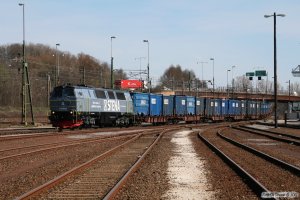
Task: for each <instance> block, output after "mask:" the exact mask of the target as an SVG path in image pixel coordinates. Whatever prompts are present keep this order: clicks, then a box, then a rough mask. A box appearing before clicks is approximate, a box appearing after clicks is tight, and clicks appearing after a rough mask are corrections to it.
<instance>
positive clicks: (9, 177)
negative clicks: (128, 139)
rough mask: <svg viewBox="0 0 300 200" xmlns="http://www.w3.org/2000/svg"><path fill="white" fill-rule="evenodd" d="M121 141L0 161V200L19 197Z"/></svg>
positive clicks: (73, 147) (85, 145)
mask: <svg viewBox="0 0 300 200" xmlns="http://www.w3.org/2000/svg"><path fill="white" fill-rule="evenodd" d="M123 141H125V139H124V138H123V139H120V140H114V141H107V142H99V143H90V144H83V145H78V146H72V147H68V148H62V149H57V150H55V151H46V152H42V153H38V154H31V155H28V156H23V157H18V158H14V159H9V160H4V161H1V162H0V199H13V198H15V197H17V196H20V195H21V194H23V193H25V192H27V191H29V190H31V189H33V188H35V187H37V186H39V185H41V184H43V183H45V182H47V181H49V180H51V179H53V178H55V177H56V176H58V175H60V174H62V173H63V172H65V171H67V170H69V169H71V168H73V167H75V166H78V165H79V164H81V163H84V162H86V161H87V160H89V159H91V158H93V157H95V156H96V155H99V154H101V153H103V152H105V151H106V150H108V149H110V148H112V147H114V146H117V145H119V144H121V143H122V142H123Z"/></svg>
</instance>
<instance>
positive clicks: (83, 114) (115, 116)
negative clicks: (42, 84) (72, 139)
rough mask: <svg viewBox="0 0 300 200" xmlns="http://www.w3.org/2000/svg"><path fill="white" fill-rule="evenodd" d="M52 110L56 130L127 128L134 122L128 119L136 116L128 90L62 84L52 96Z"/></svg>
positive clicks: (51, 119) (51, 118)
mask: <svg viewBox="0 0 300 200" xmlns="http://www.w3.org/2000/svg"><path fill="white" fill-rule="evenodd" d="M50 110H51V115H50V116H49V119H50V121H51V123H52V125H53V126H54V127H59V128H76V127H90V126H93V125H97V126H99V127H101V126H106V125H112V124H113V125H114V124H116V123H119V124H118V125H120V124H123V125H125V126H128V125H129V124H131V123H132V122H130V121H129V120H130V119H131V117H127V116H130V115H132V114H133V104H132V99H131V96H130V94H129V92H127V91H119V90H110V89H103V88H92V87H87V86H84V85H77V86H71V85H63V86H58V87H55V88H54V90H53V92H52V93H51V97H50ZM122 120H124V121H122Z"/></svg>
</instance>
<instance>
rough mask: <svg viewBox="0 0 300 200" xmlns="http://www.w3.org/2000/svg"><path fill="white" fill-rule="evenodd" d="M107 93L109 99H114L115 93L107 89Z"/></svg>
mask: <svg viewBox="0 0 300 200" xmlns="http://www.w3.org/2000/svg"><path fill="white" fill-rule="evenodd" d="M107 94H108V98H109V99H115V95H114V93H113V92H112V91H107Z"/></svg>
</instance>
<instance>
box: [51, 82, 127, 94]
mask: <svg viewBox="0 0 300 200" xmlns="http://www.w3.org/2000/svg"><path fill="white" fill-rule="evenodd" d="M59 87H61V88H68V87H69V88H77V89H94V90H97V89H99V90H106V91H118V92H128V91H126V90H116V89H109V88H96V87H92V86H87V85H72V84H65V85H60V86H57V87H56V88H59Z"/></svg>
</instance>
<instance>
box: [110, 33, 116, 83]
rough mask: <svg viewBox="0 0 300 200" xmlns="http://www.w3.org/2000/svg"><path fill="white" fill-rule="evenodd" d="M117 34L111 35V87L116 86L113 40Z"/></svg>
mask: <svg viewBox="0 0 300 200" xmlns="http://www.w3.org/2000/svg"><path fill="white" fill-rule="evenodd" d="M115 38H116V37H115V36H111V37H110V57H111V60H110V88H111V89H113V88H114V57H113V56H112V40H113V39H115Z"/></svg>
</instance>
